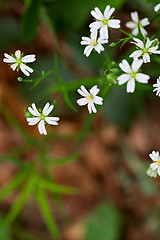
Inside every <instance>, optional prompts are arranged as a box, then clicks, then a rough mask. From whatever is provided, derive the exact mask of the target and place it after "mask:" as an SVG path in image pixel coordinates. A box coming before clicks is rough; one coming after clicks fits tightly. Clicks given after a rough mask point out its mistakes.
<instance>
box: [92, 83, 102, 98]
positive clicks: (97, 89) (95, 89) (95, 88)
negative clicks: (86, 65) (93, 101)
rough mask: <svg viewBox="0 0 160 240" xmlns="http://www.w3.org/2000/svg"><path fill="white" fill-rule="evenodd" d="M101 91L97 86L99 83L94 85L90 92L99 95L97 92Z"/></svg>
mask: <svg viewBox="0 0 160 240" xmlns="http://www.w3.org/2000/svg"><path fill="white" fill-rule="evenodd" d="M99 91H100V89H99V88H97V85H95V86H93V87H92V88H91V89H90V93H91V94H92V95H93V96H95V95H97V93H98V92H99Z"/></svg>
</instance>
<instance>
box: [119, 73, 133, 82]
mask: <svg viewBox="0 0 160 240" xmlns="http://www.w3.org/2000/svg"><path fill="white" fill-rule="evenodd" d="M130 78H131V76H130V75H129V74H122V75H120V76H119V77H118V78H117V80H118V84H119V85H122V84H124V83H126V82H127V81H128V80H129V79H130Z"/></svg>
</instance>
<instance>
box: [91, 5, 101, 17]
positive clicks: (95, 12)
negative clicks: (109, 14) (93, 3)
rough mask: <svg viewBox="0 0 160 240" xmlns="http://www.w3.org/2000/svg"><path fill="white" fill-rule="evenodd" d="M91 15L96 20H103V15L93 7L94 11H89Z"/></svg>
mask: <svg viewBox="0 0 160 240" xmlns="http://www.w3.org/2000/svg"><path fill="white" fill-rule="evenodd" d="M91 15H92V16H93V17H94V18H96V19H98V20H103V19H104V17H103V14H102V13H101V11H100V10H99V8H97V7H95V9H94V10H92V11H91Z"/></svg>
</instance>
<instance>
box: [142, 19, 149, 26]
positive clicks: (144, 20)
mask: <svg viewBox="0 0 160 240" xmlns="http://www.w3.org/2000/svg"><path fill="white" fill-rule="evenodd" d="M140 24H141V25H142V26H143V27H145V26H147V25H149V24H150V22H149V20H148V18H143V19H142V20H140Z"/></svg>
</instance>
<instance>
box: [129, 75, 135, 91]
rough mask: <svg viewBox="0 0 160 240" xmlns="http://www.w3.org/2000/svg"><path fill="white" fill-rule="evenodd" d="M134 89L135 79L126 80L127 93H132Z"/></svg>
mask: <svg viewBox="0 0 160 240" xmlns="http://www.w3.org/2000/svg"><path fill="white" fill-rule="evenodd" d="M134 90H135V80H134V78H131V79H130V80H129V81H128V82H127V92H128V93H133V92H134Z"/></svg>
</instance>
